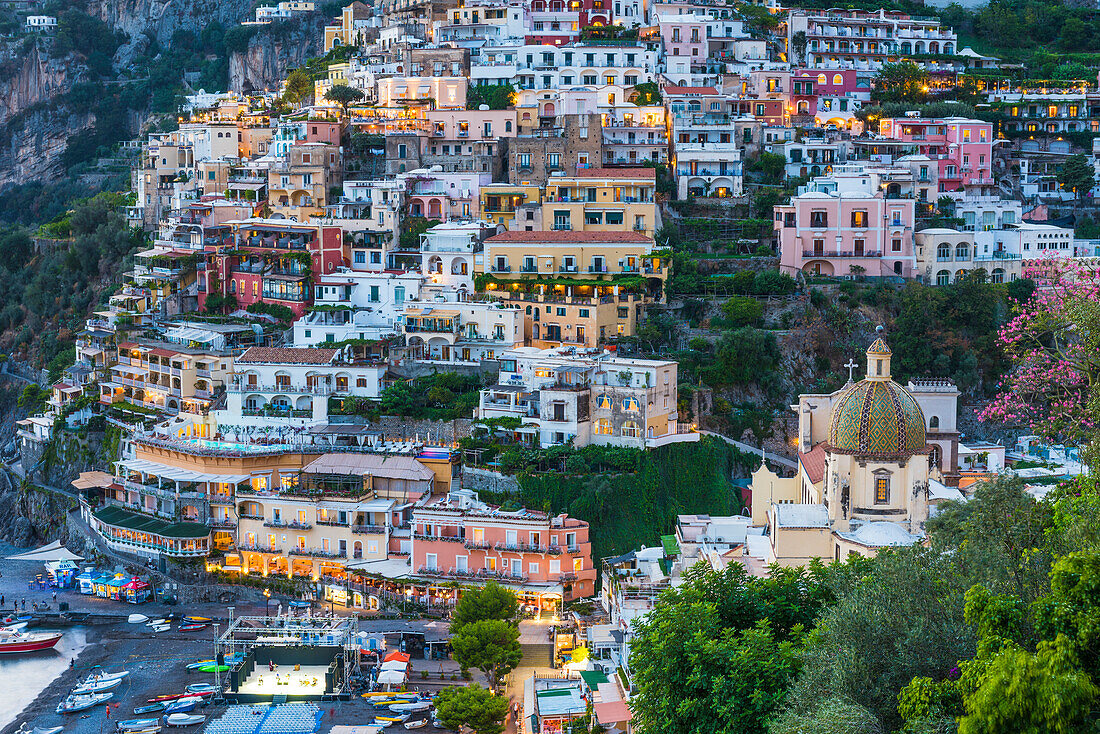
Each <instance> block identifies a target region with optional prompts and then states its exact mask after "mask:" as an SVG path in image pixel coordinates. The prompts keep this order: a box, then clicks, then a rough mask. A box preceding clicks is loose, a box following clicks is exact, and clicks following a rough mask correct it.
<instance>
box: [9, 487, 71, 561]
mask: <svg viewBox="0 0 1100 734" xmlns="http://www.w3.org/2000/svg"><path fill="white" fill-rule="evenodd" d="M75 506H76V500H74V499H72V498H71V497H68V496H66V495H63V494H58V493H55V492H50V491H48V490H42V489H38V488H35V487H30V486H26V487H22V486H19V485H17V484H15V480H14V479H13V478H12V476H11V475H10V474H8V473H7V472H0V539H2V540H4V541H6V542H8V543H11V544H12V545H15V546H18V547H20V548H27V547H30V546H33V545H38V544H40V543H48V542H50V541H52V540H60V541H62V542H67V541H68V539H69V538H68V529H67V527H66V522H65V517H66V515H68V512H69V510H70V509H72V508H73V507H75Z"/></svg>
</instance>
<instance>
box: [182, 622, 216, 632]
mask: <svg viewBox="0 0 1100 734" xmlns="http://www.w3.org/2000/svg"><path fill="white" fill-rule="evenodd" d="M207 626H208V625H207V624H206V622H189V623H187V624H181V625H180V626H179V627H178V628H177V629H179V631H180V632H195V631H197V630H201V629H206V628H207Z"/></svg>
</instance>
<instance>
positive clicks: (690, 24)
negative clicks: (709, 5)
mask: <svg viewBox="0 0 1100 734" xmlns="http://www.w3.org/2000/svg"><path fill="white" fill-rule="evenodd" d="M707 21H708V19H707V18H706V17H705V16H702V15H698V16H697V15H660V16H658V17H657V23H658V26H659V27H660V29H661V41H662V43H663V44H664V47H665V54H667V55H669V56H690V57H692V58H694V59H699V61H700V63H703V62H705V61H706V58H707Z"/></svg>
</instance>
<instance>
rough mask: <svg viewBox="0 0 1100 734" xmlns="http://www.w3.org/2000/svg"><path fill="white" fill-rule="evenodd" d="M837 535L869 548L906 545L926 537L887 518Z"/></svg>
mask: <svg viewBox="0 0 1100 734" xmlns="http://www.w3.org/2000/svg"><path fill="white" fill-rule="evenodd" d="M837 535H839V536H840V537H841V538H843V539H844V540H848V541H851V542H853V543H858V544H859V545H862V546H865V547H867V548H889V547H904V546H910V545H915V544H916V543H919V542H920V541H921V540H923V539H924V536H921V535H913V534H912V533H910V532H909V531H908V530H906V529H905V528H903V527H902V526H901V525H899V524H897V523H893V522H887V521H885V520H877V521H875V522H868V523H864V524H862V525H860V526H859V528H857V529H856V530H853V531H852V532H849V533H837Z"/></svg>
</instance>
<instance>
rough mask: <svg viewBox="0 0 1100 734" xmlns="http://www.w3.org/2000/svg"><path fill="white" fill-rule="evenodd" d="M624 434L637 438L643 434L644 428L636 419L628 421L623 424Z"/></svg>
mask: <svg viewBox="0 0 1100 734" xmlns="http://www.w3.org/2000/svg"><path fill="white" fill-rule="evenodd" d="M623 435H624V436H627V437H628V438H637V437H638V436H640V435H642V429H641V428H640V427H639V426H638V424H637V422H635V421H627V422H626V423H624V424H623Z"/></svg>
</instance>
